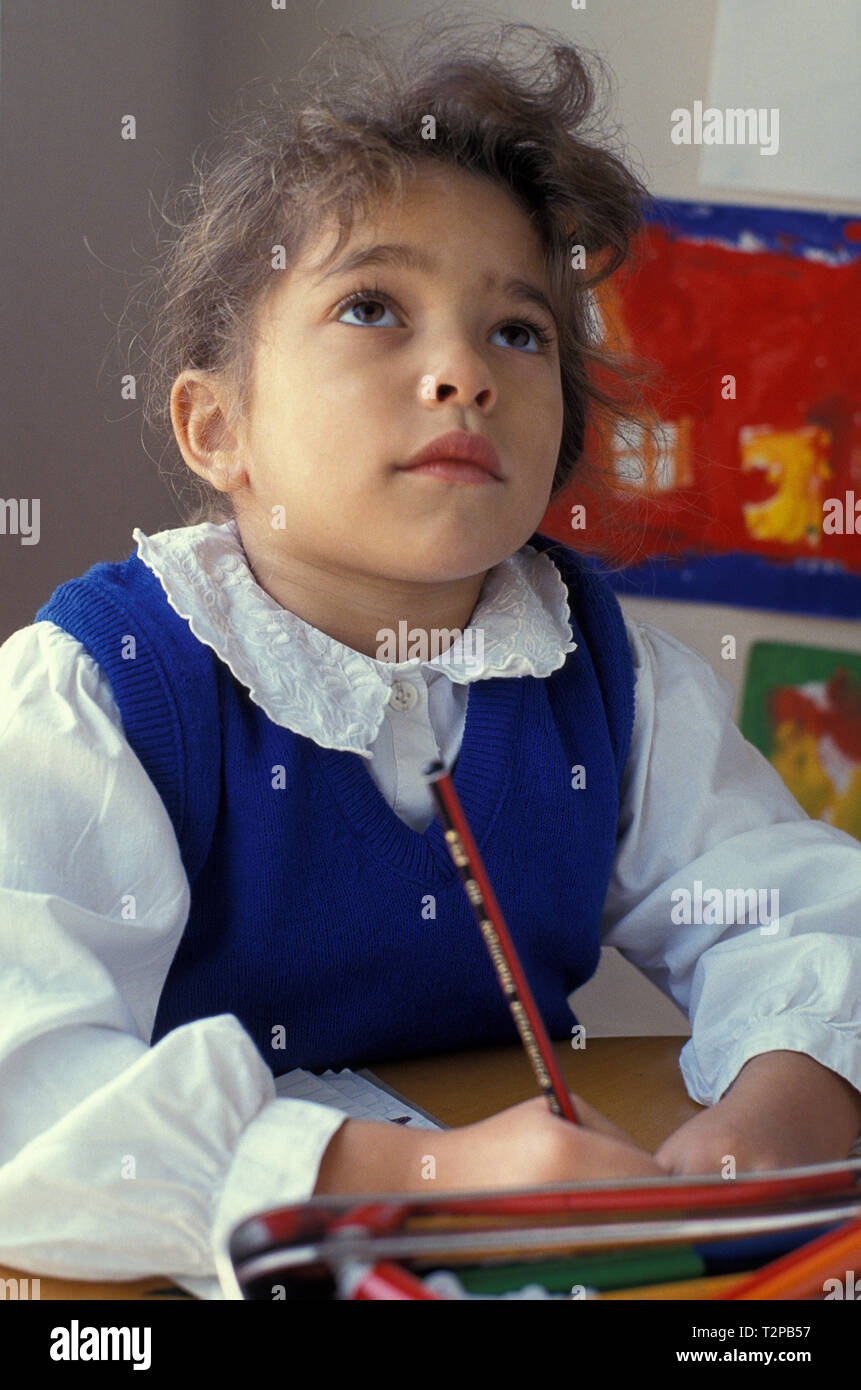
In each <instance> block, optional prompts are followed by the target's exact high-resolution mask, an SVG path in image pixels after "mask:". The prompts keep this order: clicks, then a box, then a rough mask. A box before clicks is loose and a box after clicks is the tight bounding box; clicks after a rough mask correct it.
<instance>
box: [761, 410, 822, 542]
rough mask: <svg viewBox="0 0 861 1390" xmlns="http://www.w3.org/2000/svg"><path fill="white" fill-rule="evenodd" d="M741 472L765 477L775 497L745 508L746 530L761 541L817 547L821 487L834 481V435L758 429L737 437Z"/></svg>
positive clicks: (806, 429) (807, 428)
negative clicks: (756, 472) (831, 461)
mask: <svg viewBox="0 0 861 1390" xmlns="http://www.w3.org/2000/svg"><path fill="white" fill-rule="evenodd" d="M739 443H740V449H741V468H742V472H745V473H746V472H750V471H751V470H752V469H755V468H758V469H763V470H764V471H765V474H766V477H767V478H768V481H769V482H770V483H774V485H775V488H776V491H775V493H774V495H773V496H772V497H769V498H767V499H766V501H764V502H746V503H745V504H744V521H745V525H746V527H747V529H748V531H749V532H750V534H751V535H752V536H754V537H755V538H756V540H760V541H783V542H784V543H785V544H787V545H791V544H793V543H795V542H796V541H800V540H806V541H807V544H808V545H811V546H815V545H818V544H819V541H820V538H821V535H822V493H823V488H822V484H823V482H824V481H825V479H826V478H830V477H831V469H830V467H829V464H828V457H829V454H830V450H831V435H830V433H829V432H828V430H825V429H822V428H821V426H819V425H803V426H801V427H800V428H799V429H796V430H772V429H770V428H769V427H768V426H761V425H754V426H748V427H747V428H745V429H742V430H741V432H740V434H739Z"/></svg>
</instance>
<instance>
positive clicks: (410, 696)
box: [389, 681, 419, 710]
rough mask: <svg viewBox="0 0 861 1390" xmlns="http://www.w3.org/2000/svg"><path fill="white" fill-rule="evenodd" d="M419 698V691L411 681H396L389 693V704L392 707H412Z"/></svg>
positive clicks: (401, 708) (403, 708) (402, 708)
mask: <svg viewBox="0 0 861 1390" xmlns="http://www.w3.org/2000/svg"><path fill="white" fill-rule="evenodd" d="M418 698H419V693H418V691H417V690H416V688H415V686H414V685H413V684H412V683H411V682H410V681H395V682H394V684H393V685H392V691H391V694H390V695H389V704H390V705H391V707H392V709H400V710H407V709H412V707H413V705H414V704H415V703H416V701H417V700H418Z"/></svg>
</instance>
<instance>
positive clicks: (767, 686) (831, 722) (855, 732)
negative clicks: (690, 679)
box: [741, 642, 861, 840]
mask: <svg viewBox="0 0 861 1390" xmlns="http://www.w3.org/2000/svg"><path fill="white" fill-rule="evenodd" d="M741 731H742V733H743V734H744V736H745V738H747V739H749V740H750V742H751V743H753V744H755V746H756V747H757V748H758V749H759V750H760V752H761V753H764V754H765V756H766V757H767V758H768V759H769V760H770V761H771V762H772V763H773V764H774V766H775V767H776V768H777V771H778V772H779V773H780V775H781V777H782V778H783V780H784V782H785V783H786V785H787V787H788V788H789V790H790V791H791V792H792V795H793V796H794V797H795V799H796V801H798V802H799V803H800V804H801V805H802V806H803V807H804V810H805V811H806V812H807V814H808V815H809V816H813V817H815V818H817V819H819V820H824V821H828V822H829V823H830V824H831V825H835V826H837V828H838V829H840V830H845V831H846V832H847V833H848V834H850V835H854V836H855V837H856V839H858V840H861V656H859V655H853V654H852V653H850V652H834V651H826V650H825V649H824V648H822V647H798V646H786V645H783V644H781V643H777V642H755V643H754V644H753V646H752V647H751V649H750V654H749V657H748V666H747V676H746V684H745V693H744V708H743V711H742V717H741Z"/></svg>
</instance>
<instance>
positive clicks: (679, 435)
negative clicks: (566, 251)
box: [544, 202, 861, 617]
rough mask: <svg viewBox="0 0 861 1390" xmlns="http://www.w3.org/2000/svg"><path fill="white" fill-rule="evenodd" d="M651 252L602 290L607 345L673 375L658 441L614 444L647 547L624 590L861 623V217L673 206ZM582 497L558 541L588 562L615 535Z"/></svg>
mask: <svg viewBox="0 0 861 1390" xmlns="http://www.w3.org/2000/svg"><path fill="white" fill-rule="evenodd" d="M643 250H644V255H643V259H642V263H641V265H640V267H639V268H638V269H637V270H636V271H635V272H634V273H632V274H630V275H629V276H628V277H627V278H624V277H622V278H621V279H620V282H619V283H618V284H617V283H616V280H617V279H618V278H619V277H615V276H614V277H611V279H610V280H609V281H608V282H606V283H605V284H604V285H603V286H601V287H599V289H598V290H597V292H596V310H597V319H598V321H599V324H600V332H601V334H602V335H603V338H604V340H605V341H608V342H612V343H614V344H615V343H618V345H619V346H620V347H621V348H622V349H625V350H627V351H630V352H632V353H634V354H635V355H637V356H640V357H645V358H646V359H648V360H649V361H651V362H653V363H655V364H656V365H657V366H658V367H659V368H660V370H661V380H660V386H659V389H658V390H656V392H655V395H656V397H657V396H659V397H660V399H654V400H652V401H650V402H648V406H647V408H648V409H649V411H650V412H652V413H653V414H652V416H651V417H650V418H652V422H653V426H654V429H653V434H652V435H650V434H649V433H647V432H646V430H645V429H642V428H640V430H639V433H638V432H637V430H634V431H632V430H631V429H630V427H626V428H625V429H624V430H620V431H618V432H617V435H616V436H615V437H614V439H613V440H612V441H611V444H610V449H611V453H612V458H611V459H610V460H609V463H610V466H611V467H612V469H613V471H614V472H615V474H616V476H617V477H618V479H619V480H620V483H621V484H622V485H623V488H624V491H625V493H626V494H627V496H628V497H629V498H630V499H631V503H632V505H631V507H630V508H628V507H624V508H622V512H623V513H624V517H623V520H622V522H621V523H620V524H621V525H622V526H623V528H624V530H625V531H626V532H627V533H629V534H631V535H635V536H636V538H637V540H638V541H639V542H640V543H641V549H640V551H639V555H638V559H637V561H636V562H635V563H634V565H633V566H632V567H629V568H627V569H626V570H623V571H622V572H621V573H619V572H616V573H612V572H611V573H610V575H609V577H610V581H611V583H612V584H613V586H614V587H615V588H617V589H618V590H620V591H623V592H629V593H638V594H643V595H647V596H652V595H664V596H667V597H673V598H692V599H700V600H708V601H711V602H717V603H731V604H742V605H745V606H750V607H767V608H782V609H790V610H795V611H799V612H807V613H822V614H831V615H841V616H853V617H855V616H859V615H861V357H859V353H858V323H859V319H861V220H858V219H856V220H853V219H851V218H850V217H847V216H841V215H836V214H819V213H811V212H796V211H789V210H786V209H771V208H740V207H730V206H725V205H716V206H707V205H704V204H700V203H680V202H661V203H656V204H655V205H654V208H653V210H652V213H651V214H650V221H649V224H648V229H647V231H646V233H645V246H644V248H643ZM579 501H580V499H579V498H578V497H577V481H576V477H575V479H574V480H572V483H571V485H570V486H569V488H567V489H566V490H565V492H564V494H563V495H561V496H560V498H558V499H557V500H556V502H555V503H554V504H553V506H552V507H551V508H550V509H549V511H548V513H547V516H546V521H545V524H544V530H545V531H546V532H549V533H550V534H552V535H554V536H555V537H557V538H559V539H567V543H568V544H571V545H573V546H574V547H575V548H577V547H578V539H579V540H580V541H581V542H583V543H584V544H585V548H587V549H588V548H591V547H590V546H589V544H588V542H589V541H591V540H593V539H596V538H597V539H605V538H606V536H607V535H609V534H610V531H609V528H608V525H607V524H605V525H604V527H603V531H602V528H601V526H600V525H599V522H598V519H597V518H590V517H589V515H588V508H587V514H586V517H585V534H584V532H583V530H580V531H579V532H578V530H577V529H576V528H577V526H578V525H579V526H580V527H582V526H583V524H584V518H583V514H582V508H581V510H580V512H579V514H578V513H576V512H575V507H576V505H577V504H578V502H579ZM572 525H573V526H574V528H575V529H573V530H572Z"/></svg>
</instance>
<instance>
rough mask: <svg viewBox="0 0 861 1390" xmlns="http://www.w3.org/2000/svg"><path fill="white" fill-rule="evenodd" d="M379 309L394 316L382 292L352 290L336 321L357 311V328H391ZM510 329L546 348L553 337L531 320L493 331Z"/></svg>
mask: <svg viewBox="0 0 861 1390" xmlns="http://www.w3.org/2000/svg"><path fill="white" fill-rule="evenodd" d="M380 308H382V309H383V310H384V311H385V312H387V313H390V314H394V312H395V311H394V309H393V308H392V307H391V302H390V300H389V298H388V295H386V294H384V293H383V291H382V290H378V289H376V288H365V289H361V290H354V291H353V293H352V294H350V295H348V296H347V298H346V299H342V300H341V303H340V304H339V305H338V306H337V312H338V319H339V322H340V321H341V320H342V317H343V315H344V314H346V313H348V312H349V313H353V312H354V310H359V312H360V320H359V324H358V327H367V328H377V327H383V328H391V327H392V325H391V324H390V323H386V322H385V321H384V320H383V319H381V318H380V317H379V312H378V311H379V309H380ZM369 309H370V312H371V314H372V315H374V317H370V318H369V317H367V314H368V310H369ZM353 326H356V325H350V324H348V327H353ZM511 329H515V330H516V331H517V332H518V333H527V334H531V335H532V336H533V337H535V338H536V339H537V341H538V342H539V343H540V344H541V345H542V346H546V345H547V344H548V343H551V342H552V341H553V335H552V334H551V333H548V332H547V330H546V328H542V326H541V324H540V323H534V322H533V321H532V320H531V319H512V320H511V321H510V322H508V323H504V324H502V325H501V326H500V327H499V328H495V329H494V330H493V331H494V333H504V332H509V331H510V330H511ZM507 346H509V347H510V346H512V344H510V343H509V344H507ZM528 350H529V351H530V352H533V353H534V352H538V351H540V349H539V348H537V347H532V348H529V349H528Z"/></svg>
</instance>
